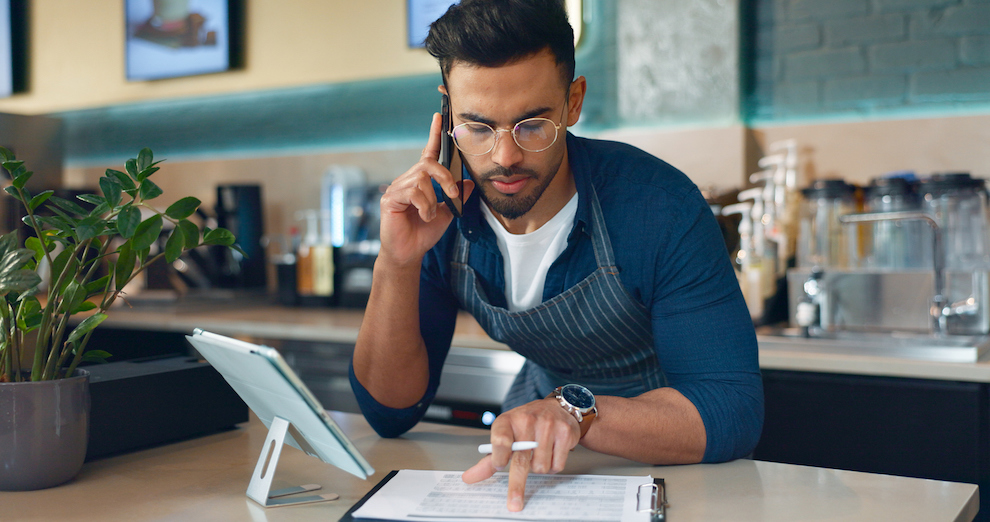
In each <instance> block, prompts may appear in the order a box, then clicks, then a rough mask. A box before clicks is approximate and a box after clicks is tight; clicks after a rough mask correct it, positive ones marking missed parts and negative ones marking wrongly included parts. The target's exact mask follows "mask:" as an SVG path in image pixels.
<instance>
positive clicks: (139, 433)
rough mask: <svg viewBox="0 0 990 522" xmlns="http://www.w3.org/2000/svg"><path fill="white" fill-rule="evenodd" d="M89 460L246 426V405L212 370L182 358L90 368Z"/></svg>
mask: <svg viewBox="0 0 990 522" xmlns="http://www.w3.org/2000/svg"><path fill="white" fill-rule="evenodd" d="M85 369H86V370H87V371H89V372H90V374H89V383H90V384H89V391H90V398H91V409H90V420H89V433H90V437H89V447H88V449H87V451H86V460H87V461H89V460H94V459H98V458H103V457H108V456H111V455H117V454H120V453H126V452H129V451H135V450H138V449H142V448H147V447H151V446H157V445H160V444H165V443H169V442H175V441H179V440H184V439H189V438H192V437H198V436H202V435H208V434H210V433H215V432H218V431H221V430H227V429H230V428H232V427H234V426H235V425H236V424H240V423H242V422H247V420H248V409H247V405H245V404H244V401H242V400H241V398H240V397H239V396H238V395H237V393H235V392H234V390H232V389H231V388H230V385H229V384H227V381H225V380H224V379H223V377H222V376H221V375H220V373H219V372H217V371H216V370H215V369H214V368H213V366H210V364H209V363H207V362H205V361H200V360H198V359H196V358H194V357H190V356H186V355H181V356H170V357H164V358H149V359H135V360H130V361H121V362H115V363H107V364H96V365H91V366H87V367H86V368H85Z"/></svg>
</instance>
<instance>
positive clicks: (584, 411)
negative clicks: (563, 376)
mask: <svg viewBox="0 0 990 522" xmlns="http://www.w3.org/2000/svg"><path fill="white" fill-rule="evenodd" d="M547 398H548V399H549V398H554V399H557V402H559V403H560V406H561V407H562V408H564V410H566V411H567V413H570V414H571V415H573V416H574V418H575V419H577V421H578V426H579V427H580V428H581V438H584V435H585V434H586V433H588V428H590V427H591V423H592V422H594V420H595V417H597V416H598V407H596V406H595V395H594V394H593V393H591V390H589V389H587V388H585V387H584V386H581V385H580V384H565V385H563V386H558V387H557V389H555V390H554V391H553V392H551V393H550V395H547Z"/></svg>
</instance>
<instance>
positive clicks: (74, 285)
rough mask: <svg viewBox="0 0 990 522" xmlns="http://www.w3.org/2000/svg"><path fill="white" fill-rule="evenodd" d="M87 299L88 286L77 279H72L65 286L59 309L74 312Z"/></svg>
mask: <svg viewBox="0 0 990 522" xmlns="http://www.w3.org/2000/svg"><path fill="white" fill-rule="evenodd" d="M85 300H86V287H85V286H83V285H81V284H79V283H78V282H76V281H72V282H70V283H69V284H68V286H66V287H65V292H63V293H62V304H61V306H59V309H60V310H61V311H62V312H70V313H71V312H72V311H73V310H75V309H76V308H79V305H81V304H82V302H83V301H85Z"/></svg>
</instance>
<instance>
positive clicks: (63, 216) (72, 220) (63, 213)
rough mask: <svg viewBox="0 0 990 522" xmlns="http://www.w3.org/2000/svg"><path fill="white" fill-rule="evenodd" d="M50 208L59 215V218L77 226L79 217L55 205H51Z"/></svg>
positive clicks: (72, 225)
mask: <svg viewBox="0 0 990 522" xmlns="http://www.w3.org/2000/svg"><path fill="white" fill-rule="evenodd" d="M48 210H50V211H52V213H53V214H55V215H57V216H58V217H59V218H61V219H62V220H63V221H65V223H66V224H68V225H69V226H70V227H74V226H76V223H77V222H78V221H79V220H78V219H77V218H75V217H72V216H71V215H69V213H68V212H66V211H64V210H62V209H61V208H59V207H54V206H51V205H49V206H48ZM41 217H50V216H41Z"/></svg>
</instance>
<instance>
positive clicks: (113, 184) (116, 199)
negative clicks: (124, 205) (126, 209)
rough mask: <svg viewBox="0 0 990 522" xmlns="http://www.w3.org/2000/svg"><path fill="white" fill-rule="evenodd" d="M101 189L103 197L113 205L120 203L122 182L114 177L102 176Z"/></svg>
mask: <svg viewBox="0 0 990 522" xmlns="http://www.w3.org/2000/svg"><path fill="white" fill-rule="evenodd" d="M100 190H101V191H103V197H104V198H105V199H106V202H107V204H108V205H110V206H111V207H116V206H117V205H118V204H119V203H120V197H121V196H120V192H121V187H120V182H118V181H116V180H115V179H114V178H107V177H103V178H100Z"/></svg>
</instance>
